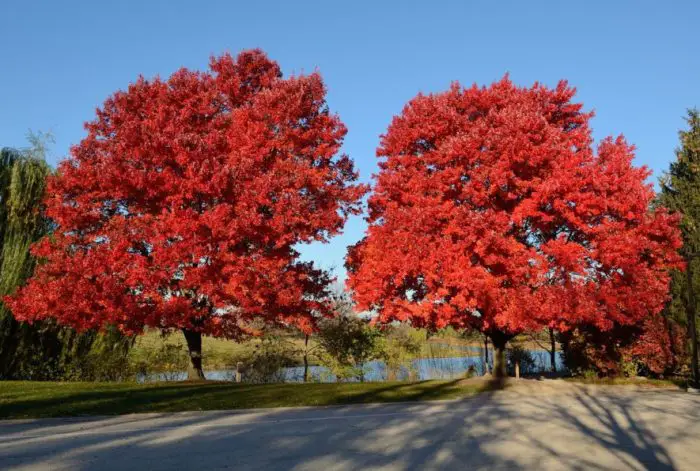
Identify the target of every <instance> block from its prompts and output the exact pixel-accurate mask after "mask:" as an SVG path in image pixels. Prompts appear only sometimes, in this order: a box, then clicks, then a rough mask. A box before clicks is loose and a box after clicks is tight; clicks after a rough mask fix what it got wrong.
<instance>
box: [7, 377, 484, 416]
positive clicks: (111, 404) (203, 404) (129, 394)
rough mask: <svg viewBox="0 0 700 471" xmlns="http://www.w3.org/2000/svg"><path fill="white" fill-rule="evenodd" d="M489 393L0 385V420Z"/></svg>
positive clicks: (443, 386) (399, 386)
mask: <svg viewBox="0 0 700 471" xmlns="http://www.w3.org/2000/svg"><path fill="white" fill-rule="evenodd" d="M485 389H488V386H487V385H486V384H480V383H476V384H466V385H465V384H460V381H459V380H453V381H421V382H416V383H401V382H394V383H332V384H319V383H309V384H257V385H252V384H251V385H248V384H235V383H224V382H201V383H188V382H181V383H151V384H136V383H58V382H30V381H3V382H0V419H9V418H30V417H65V416H80V415H117V414H128V413H135V412H179V411H199V410H227V409H242V408H256V407H285V406H325V405H332V404H361V403H370V402H397V401H417V400H435V399H457V398H460V397H464V396H467V395H472V394H476V393H478V392H480V391H483V390H485Z"/></svg>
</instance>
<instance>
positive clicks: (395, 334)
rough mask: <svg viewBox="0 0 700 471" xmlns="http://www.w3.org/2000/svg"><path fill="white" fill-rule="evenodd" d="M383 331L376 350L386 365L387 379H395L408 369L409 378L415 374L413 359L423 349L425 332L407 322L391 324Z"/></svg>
mask: <svg viewBox="0 0 700 471" xmlns="http://www.w3.org/2000/svg"><path fill="white" fill-rule="evenodd" d="M382 333H383V336H382V337H381V338H380V339H379V340H378V342H377V347H376V350H377V355H378V356H379V357H380V358H381V359H382V360H384V363H385V365H386V373H387V377H386V379H387V380H389V381H394V380H396V379H398V378H399V375H400V373H401V372H402V371H407V372H408V376H409V378H411V377H413V376H415V375H416V373H417V372H416V371H414V368H413V360H414V359H415V358H416V356H417V355H418V354H419V353H420V352H421V350H422V347H423V341H422V340H423V337H424V334H423V333H422V332H421V331H419V330H416V329H413V328H411V327H410V326H408V325H405V324H400V325H395V326H389V327H387V328H386V329H385V330H384V331H383V332H382Z"/></svg>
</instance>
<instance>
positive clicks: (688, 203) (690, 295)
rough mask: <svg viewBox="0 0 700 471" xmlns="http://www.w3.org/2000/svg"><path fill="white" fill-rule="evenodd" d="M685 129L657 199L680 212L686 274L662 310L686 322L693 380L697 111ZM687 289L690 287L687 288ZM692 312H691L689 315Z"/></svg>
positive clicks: (697, 288)
mask: <svg viewBox="0 0 700 471" xmlns="http://www.w3.org/2000/svg"><path fill="white" fill-rule="evenodd" d="M686 121H687V122H688V129H687V130H681V131H680V132H679V137H680V146H679V147H678V148H677V149H676V161H675V162H672V163H671V166H670V169H669V171H668V172H667V173H665V174H664V176H663V177H662V178H661V181H660V185H661V194H660V195H659V202H660V203H661V204H663V205H664V206H666V207H667V208H669V209H670V210H671V211H675V212H678V213H680V214H682V219H681V231H682V233H683V244H684V245H683V249H682V254H683V256H684V257H685V258H686V261H687V262H688V272H687V273H686V274H682V273H679V272H677V273H674V275H673V278H672V281H671V301H670V302H669V304H668V306H667V308H666V311H667V315H668V317H669V318H670V319H673V320H675V321H678V322H680V323H683V324H686V325H687V326H688V334H689V339H690V343H691V358H692V360H691V368H692V369H693V371H694V377H695V378H696V379H697V374H698V371H697V370H698V359H697V341H696V340H695V339H696V338H697V322H696V319H697V305H696V304H697V297H698V293H700V261H699V260H698V256H697V254H698V253H699V252H700V112H699V111H698V110H697V109H692V110H688V117H687V118H686ZM688 288H691V289H688ZM689 312H692V313H693V314H694V315H693V316H689V315H688V313H689Z"/></svg>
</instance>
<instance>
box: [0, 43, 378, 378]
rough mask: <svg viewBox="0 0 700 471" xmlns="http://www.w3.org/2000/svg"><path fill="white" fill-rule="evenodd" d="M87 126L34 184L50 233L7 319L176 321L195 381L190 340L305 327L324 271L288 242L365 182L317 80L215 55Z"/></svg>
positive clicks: (124, 95) (338, 215)
mask: <svg viewBox="0 0 700 471" xmlns="http://www.w3.org/2000/svg"><path fill="white" fill-rule="evenodd" d="M86 128H87V131H88V135H87V137H86V138H85V139H83V140H82V141H81V142H80V144H78V145H77V146H75V147H73V148H72V150H71V156H70V158H69V159H67V160H65V161H64V162H62V163H61V164H60V166H59V169H58V173H57V175H56V176H55V177H53V178H51V179H50V180H49V185H48V195H47V197H46V199H45V204H46V207H47V210H46V213H47V215H48V216H49V217H50V218H51V219H52V220H53V221H54V222H55V223H56V224H57V226H58V229H57V230H56V232H55V233H54V235H53V236H52V237H50V238H49V237H46V238H43V239H42V240H41V241H40V242H39V243H37V244H36V245H35V246H34V248H33V253H34V254H35V255H36V256H38V257H39V258H41V260H42V262H41V264H40V266H39V267H38V269H37V270H36V272H35V274H34V277H33V278H32V279H31V280H30V281H29V283H28V284H27V285H26V286H25V287H23V288H22V289H21V290H20V291H19V292H18V293H17V294H16V295H15V296H14V297H12V298H9V299H7V303H8V304H9V305H10V306H11V308H12V310H13V312H14V313H15V315H16V316H17V318H18V319H22V320H27V321H36V320H39V319H44V318H55V319H56V320H57V321H58V322H60V323H62V324H65V325H69V326H72V327H75V328H77V329H86V328H101V327H104V326H106V325H110V324H113V325H115V326H117V328H119V329H120V330H121V331H123V332H125V333H128V334H138V333H141V332H142V330H143V329H144V327H152V328H157V329H161V330H163V331H166V332H167V331H173V330H180V331H182V332H183V334H184V336H185V339H186V341H187V345H188V349H189V356H190V360H191V365H190V368H189V371H188V374H189V377H190V378H191V379H197V378H203V377H204V376H203V371H202V358H201V354H202V335H203V334H205V335H212V336H216V337H225V338H231V339H237V338H240V337H241V336H242V335H244V334H246V333H248V332H249V331H250V327H249V326H250V324H251V322H253V321H255V320H257V319H262V320H263V321H264V322H265V323H268V324H284V325H291V324H295V325H298V326H300V327H301V328H302V329H306V330H309V329H310V327H311V324H312V323H313V321H314V319H315V317H314V314H318V313H321V314H323V313H327V311H328V306H327V303H326V302H325V301H323V298H324V297H325V288H326V286H327V284H328V282H329V279H328V278H327V277H326V276H325V274H324V273H323V272H321V271H319V270H316V269H315V268H314V267H313V266H312V265H311V264H310V263H302V262H300V261H299V260H298V255H299V254H298V252H297V251H296V250H295V247H296V246H297V244H300V243H304V242H311V241H327V240H328V238H329V237H331V236H332V235H334V234H337V233H338V232H339V231H340V230H341V229H342V227H343V224H344V223H345V220H346V218H347V216H348V215H350V214H354V213H356V212H358V211H359V201H360V198H361V197H362V195H363V194H364V192H365V191H366V189H365V187H364V186H362V185H356V184H354V182H355V181H356V179H357V174H356V173H355V170H354V168H353V163H352V161H351V160H350V159H349V158H348V157H347V156H345V155H338V151H339V149H340V146H341V144H342V140H343V137H344V136H345V133H346V129H345V126H344V125H343V124H342V122H341V121H340V119H339V118H338V117H337V116H335V115H333V114H331V113H330V112H329V110H328V107H327V106H326V102H325V88H324V85H323V82H322V80H321V77H320V75H319V74H317V73H313V74H311V75H307V76H298V77H292V78H288V79H284V78H282V74H281V71H280V68H279V66H278V65H277V64H276V63H275V62H273V61H271V60H269V59H268V58H267V57H266V56H265V54H263V53H262V52H261V51H259V50H254V51H247V52H243V53H241V54H240V55H239V56H238V57H237V58H236V59H234V58H232V57H231V56H230V55H223V56H221V57H218V58H212V60H211V63H210V71H209V72H193V71H189V70H187V69H181V70H179V71H177V72H175V73H174V74H173V75H172V76H171V77H170V78H169V79H167V80H161V79H160V78H155V79H153V80H146V79H144V78H139V79H138V80H137V81H136V82H135V83H133V84H131V85H129V87H128V89H127V90H126V91H119V92H116V93H115V94H114V95H112V96H111V97H110V98H108V99H107V100H106V101H105V103H104V105H103V106H102V107H101V108H100V109H98V110H97V117H96V119H95V120H94V121H91V122H89V123H87V124H86Z"/></svg>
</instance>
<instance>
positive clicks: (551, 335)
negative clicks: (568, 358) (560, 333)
mask: <svg viewBox="0 0 700 471" xmlns="http://www.w3.org/2000/svg"><path fill="white" fill-rule="evenodd" d="M549 342H550V344H551V346H552V349H551V350H550V351H549V361H550V362H551V363H552V364H551V366H550V368H551V369H552V373H556V372H557V343H556V341H555V339H554V329H552V328H551V327H550V328H549Z"/></svg>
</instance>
